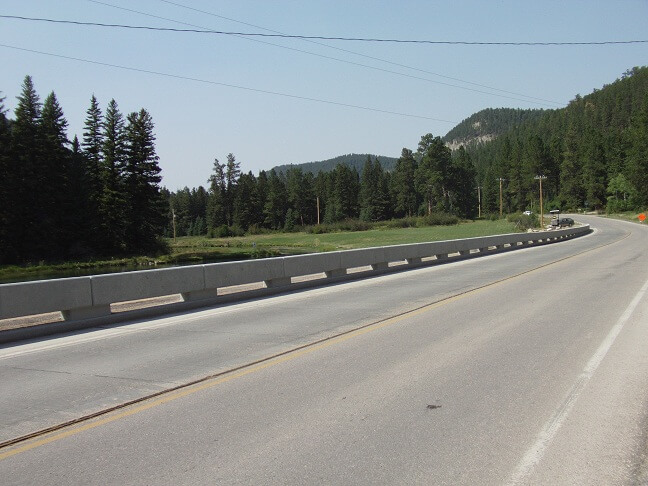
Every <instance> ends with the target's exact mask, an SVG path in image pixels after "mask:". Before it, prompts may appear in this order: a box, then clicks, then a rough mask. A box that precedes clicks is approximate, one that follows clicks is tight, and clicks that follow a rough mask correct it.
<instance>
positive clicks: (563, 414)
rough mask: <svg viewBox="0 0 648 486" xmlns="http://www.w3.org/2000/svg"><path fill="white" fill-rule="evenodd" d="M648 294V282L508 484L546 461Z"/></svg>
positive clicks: (517, 482) (521, 479)
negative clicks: (550, 448)
mask: <svg viewBox="0 0 648 486" xmlns="http://www.w3.org/2000/svg"><path fill="white" fill-rule="evenodd" d="M647 291H648V280H647V281H646V282H645V283H644V284H643V286H642V287H641V289H640V290H639V292H637V294H636V295H635V296H634V298H633V299H632V302H630V304H629V305H628V307H626V309H625V311H624V312H623V314H621V317H619V320H618V321H617V322H616V324H615V325H614V326H613V327H612V329H611V330H610V332H609V333H608V335H607V336H606V337H605V339H603V342H602V343H601V345H600V346H599V347H598V349H597V350H596V352H595V353H594V354H593V355H592V357H591V358H590V360H589V361H588V362H587V364H586V365H585V367H584V368H583V371H582V372H581V374H580V375H579V376H578V378H576V382H575V383H574V385H573V386H572V388H571V389H570V390H569V393H568V394H567V397H566V398H565V400H564V401H563V402H562V403H561V404H560V405H559V406H558V408H557V409H556V411H555V412H554V414H553V415H552V416H551V418H550V419H549V420H548V421H547V423H546V424H545V425H544V427H543V428H542V430H541V431H540V433H539V434H538V436H537V439H536V441H535V443H534V444H533V445H532V446H531V448H529V450H527V452H526V454H525V455H524V457H523V458H522V460H521V461H520V462H519V463H518V465H517V467H516V468H515V471H514V473H513V475H512V476H511V479H510V480H509V481H508V483H507V484H509V485H517V484H520V483H522V482H523V481H524V480H525V479H527V478H528V476H529V475H530V474H531V473H532V472H533V469H534V468H535V466H536V465H537V464H538V463H539V462H540V461H541V460H542V457H543V456H544V453H545V451H546V449H547V447H548V446H549V444H550V443H551V441H552V440H553V438H554V436H555V435H556V433H558V430H560V427H561V426H562V424H563V422H564V421H565V419H566V418H567V416H568V415H569V412H570V411H571V409H572V408H573V407H574V405H575V403H576V401H577V400H578V397H579V396H580V394H581V393H582V391H583V390H584V389H585V386H586V385H587V383H588V382H589V380H590V379H591V378H592V376H593V375H594V372H595V371H596V370H597V368H598V367H599V365H600V364H601V362H602V361H603V359H604V358H605V356H606V355H607V353H608V351H609V350H610V348H611V347H612V345H613V344H614V341H615V340H616V338H617V336H618V335H619V333H620V332H621V330H622V329H623V326H624V325H625V324H626V322H628V320H629V319H630V317H631V316H632V313H633V312H634V310H635V308H636V307H637V305H639V302H640V301H641V299H643V297H644V295H645V294H646V292H647Z"/></svg>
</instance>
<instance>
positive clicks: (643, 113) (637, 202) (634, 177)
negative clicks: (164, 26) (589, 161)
mask: <svg viewBox="0 0 648 486" xmlns="http://www.w3.org/2000/svg"><path fill="white" fill-rule="evenodd" d="M628 139H629V145H630V147H631V148H630V149H629V151H628V157H627V166H628V174H629V182H630V183H631V184H632V186H633V187H634V191H633V192H634V196H633V198H632V205H633V206H634V207H635V208H638V209H642V210H643V209H646V208H648V91H647V92H646V94H645V95H644V98H643V102H642V104H641V109H640V110H639V111H638V112H637V113H636V114H635V116H633V118H632V122H631V125H630V129H629V130H628Z"/></svg>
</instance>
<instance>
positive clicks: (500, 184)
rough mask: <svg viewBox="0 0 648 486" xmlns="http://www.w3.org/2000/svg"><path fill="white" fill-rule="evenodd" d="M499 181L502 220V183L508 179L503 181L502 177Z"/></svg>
mask: <svg viewBox="0 0 648 486" xmlns="http://www.w3.org/2000/svg"><path fill="white" fill-rule="evenodd" d="M497 180H498V181H499V186H500V219H501V218H502V211H503V208H504V204H503V203H502V182H503V181H505V180H506V179H503V178H502V177H500V178H498V179H497Z"/></svg>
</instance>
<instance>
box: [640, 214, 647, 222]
mask: <svg viewBox="0 0 648 486" xmlns="http://www.w3.org/2000/svg"><path fill="white" fill-rule="evenodd" d="M645 220H646V215H645V214H644V213H641V214H640V215H639V221H641V222H642V223H643V222H644V221H645Z"/></svg>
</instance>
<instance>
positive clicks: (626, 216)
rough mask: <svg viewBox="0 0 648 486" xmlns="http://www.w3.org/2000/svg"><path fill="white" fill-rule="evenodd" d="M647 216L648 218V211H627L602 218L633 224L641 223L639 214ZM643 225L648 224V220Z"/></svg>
mask: <svg viewBox="0 0 648 486" xmlns="http://www.w3.org/2000/svg"><path fill="white" fill-rule="evenodd" d="M642 212H643V214H645V215H646V216H648V210H646V211H640V212H636V211H625V212H622V213H610V214H602V215H601V216H604V217H606V218H613V219H622V220H623V221H631V222H633V223H639V222H640V221H639V214H641V213H642ZM642 224H648V219H647V220H646V221H644V222H643V223H642Z"/></svg>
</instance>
